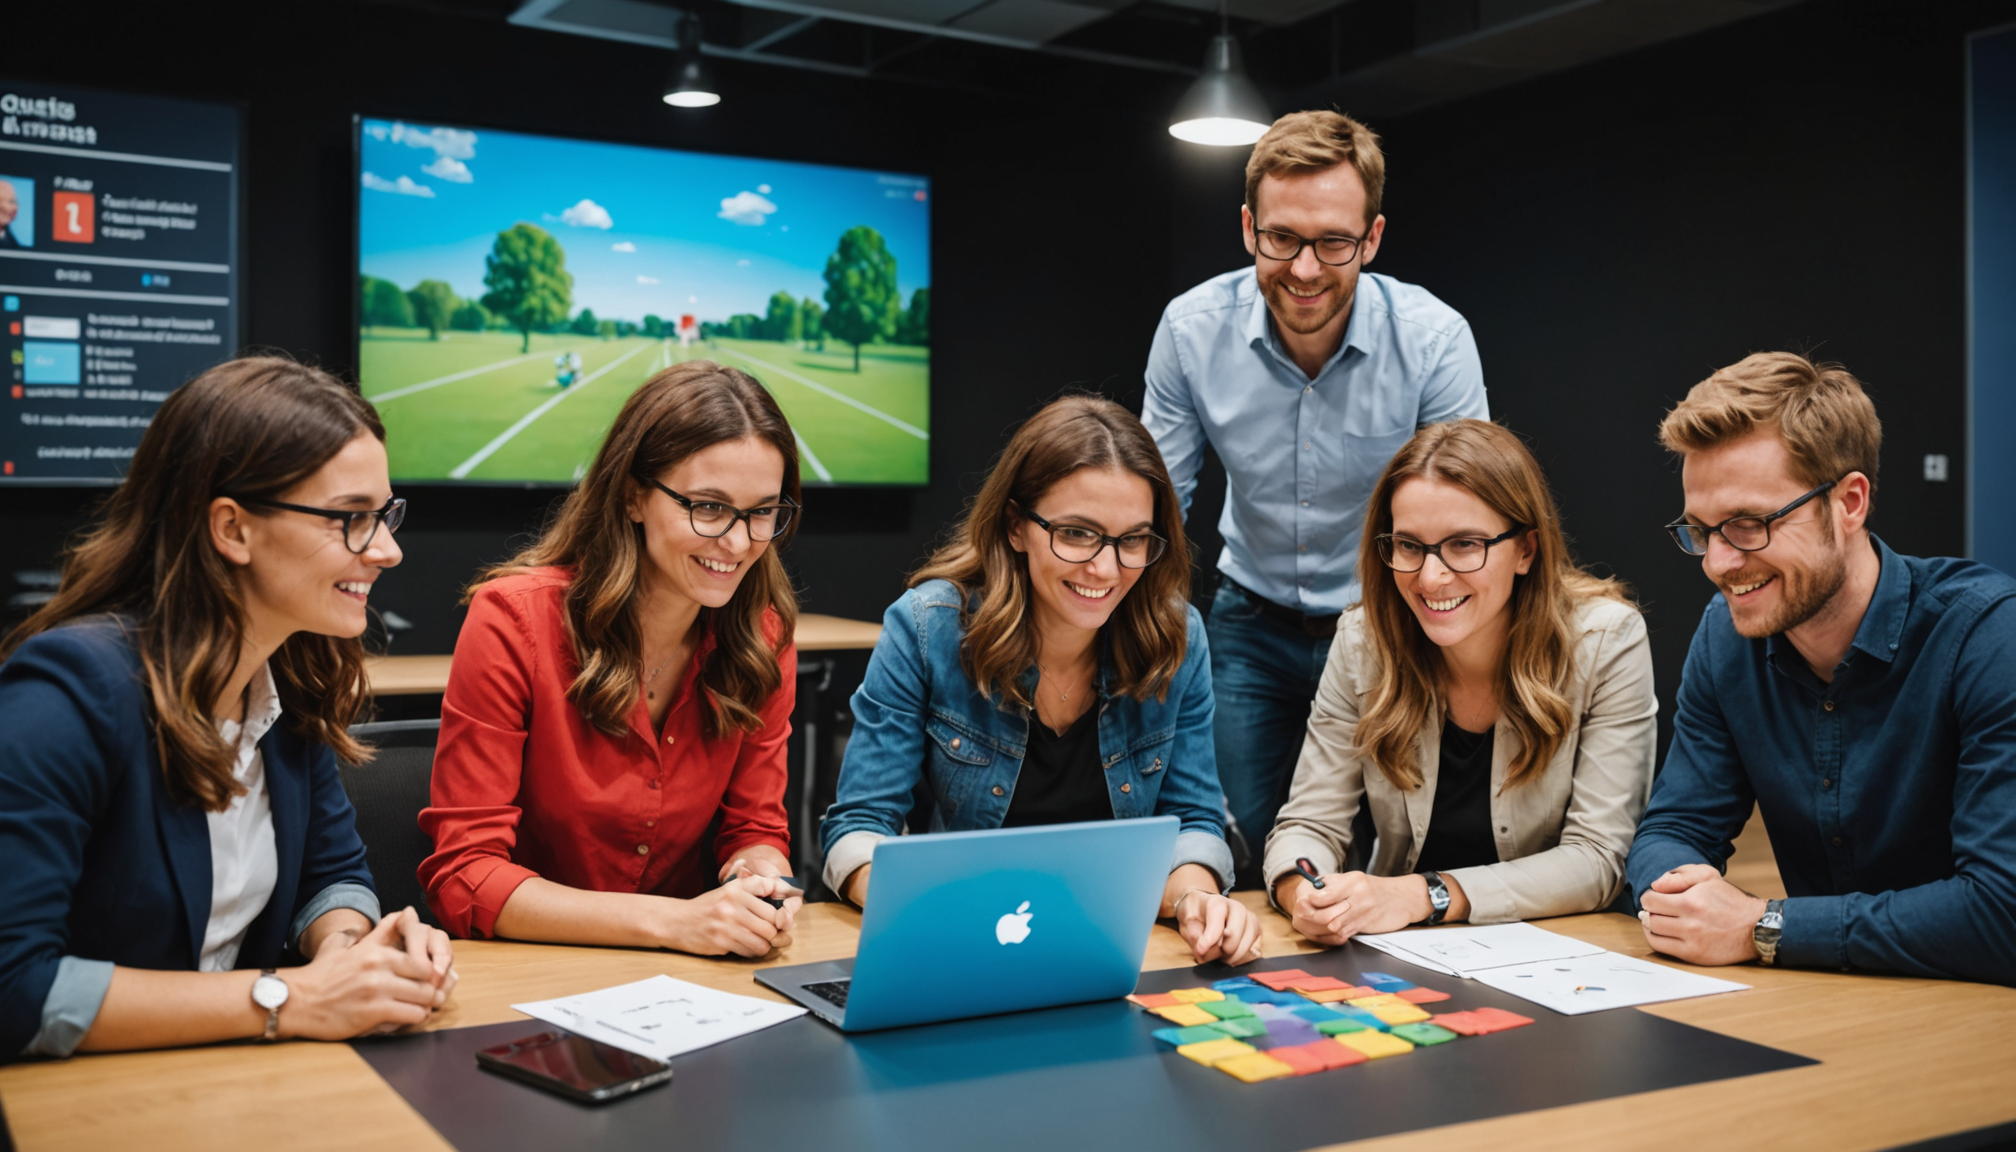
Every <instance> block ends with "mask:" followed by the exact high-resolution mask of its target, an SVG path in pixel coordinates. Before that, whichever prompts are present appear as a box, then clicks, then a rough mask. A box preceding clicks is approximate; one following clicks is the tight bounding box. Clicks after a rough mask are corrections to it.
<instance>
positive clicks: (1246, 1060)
mask: <svg viewBox="0 0 2016 1152" xmlns="http://www.w3.org/2000/svg"><path fill="white" fill-rule="evenodd" d="M1212 1067H1214V1068H1216V1069H1218V1070H1219V1071H1220V1072H1223V1073H1225V1074H1226V1075H1227V1076H1237V1077H1238V1078H1239V1079H1241V1080H1244V1081H1245V1082H1246V1083H1248V1084H1256V1083H1258V1082H1260V1081H1262V1080H1279V1079H1280V1078H1281V1077H1283V1076H1293V1075H1295V1069H1294V1066H1292V1065H1289V1064H1284V1063H1282V1062H1281V1061H1279V1060H1276V1059H1275V1058H1274V1057H1272V1056H1270V1055H1268V1054H1267V1053H1265V1052H1255V1053H1253V1054H1252V1055H1251V1056H1234V1057H1232V1058H1231V1059H1229V1060H1220V1061H1218V1063H1216V1064H1214V1065H1212Z"/></svg>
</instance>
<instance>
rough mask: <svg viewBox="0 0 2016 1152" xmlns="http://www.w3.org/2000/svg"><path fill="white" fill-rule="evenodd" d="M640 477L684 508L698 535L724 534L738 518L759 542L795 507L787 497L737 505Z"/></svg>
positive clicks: (779, 531) (772, 535)
mask: <svg viewBox="0 0 2016 1152" xmlns="http://www.w3.org/2000/svg"><path fill="white" fill-rule="evenodd" d="M641 479H642V480H643V481H644V482H645V483H646V484H649V485H651V486H652V487H653V488H656V489H658V490H659V491H660V492H663V493H665V495H667V496H670V497H671V498H672V499H673V502H675V503H677V504H678V505H679V506H680V507H681V508H684V509H686V519H687V520H688V521H689V522H690V523H691V524H692V525H693V531H694V533H695V534H697V535H700V536H707V537H715V536H726V535H727V534H728V533H729V532H730V531H731V530H732V529H733V528H734V527H735V522H736V521H737V520H740V521H741V522H742V523H744V524H746V525H748V526H749V539H750V541H751V542H752V543H757V544H760V543H763V542H764V541H767V540H775V539H776V538H777V537H779V536H782V535H783V534H784V529H786V528H788V527H790V525H791V515H792V513H794V512H796V511H798V505H796V504H793V503H792V502H791V501H790V500H789V499H788V498H786V499H783V500H779V501H778V502H777V503H775V504H766V505H764V506H763V507H761V508H737V507H735V506H734V505H733V504H723V503H722V502H721V501H719V500H695V499H693V498H692V497H690V496H683V495H681V494H679V493H677V492H674V491H673V490H672V489H670V488H667V487H666V486H665V485H663V484H660V483H659V482H658V481H657V479H656V478H655V477H651V476H645V477H641Z"/></svg>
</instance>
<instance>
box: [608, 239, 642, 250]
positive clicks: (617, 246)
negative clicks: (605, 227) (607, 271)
mask: <svg viewBox="0 0 2016 1152" xmlns="http://www.w3.org/2000/svg"><path fill="white" fill-rule="evenodd" d="M609 250H610V251H611V252H635V251H636V250H637V245H635V244H632V243H631V242H630V241H628V240H618V241H616V242H615V243H614V244H611V245H609Z"/></svg>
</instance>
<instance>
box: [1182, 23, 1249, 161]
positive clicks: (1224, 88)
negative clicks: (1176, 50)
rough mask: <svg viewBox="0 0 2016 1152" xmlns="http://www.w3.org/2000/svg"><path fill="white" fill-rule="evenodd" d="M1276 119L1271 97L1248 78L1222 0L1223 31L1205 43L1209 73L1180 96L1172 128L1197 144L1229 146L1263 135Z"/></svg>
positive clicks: (1205, 58) (1206, 64)
mask: <svg viewBox="0 0 2016 1152" xmlns="http://www.w3.org/2000/svg"><path fill="white" fill-rule="evenodd" d="M1273 122H1274V116H1273V114H1272V113H1271V112H1269V111H1268V110H1267V101H1266V98H1264V97H1262V96H1261V95H1260V89H1259V88H1257V87H1255V86H1254V84H1253V81H1251V80H1249V79H1247V78H1246V68H1245V65H1244V64H1243V63H1242V62H1241V61H1240V58H1239V40H1238V38H1237V37H1235V36H1233V35H1232V29H1231V27H1230V21H1229V20H1228V18H1227V15H1226V11H1225V4H1224V0H1220V3H1219V5H1218V35H1216V36H1213V37H1212V38H1211V46H1210V47H1209V48H1207V49H1205V52H1204V74H1203V75H1201V76H1199V77H1197V80H1196V82H1195V83H1193V84H1191V85H1190V90H1189V91H1188V92H1185V93H1184V94H1183V99H1181V100H1178V101H1177V102H1176V111H1175V113H1174V114H1172V115H1171V116H1170V117H1169V134H1170V135H1171V136H1174V137H1176V138H1177V139H1178V140H1187V141H1189V142H1190V143H1192V144H1214V145H1218V146H1220V147H1228V148H1229V147H1233V146H1235V145H1241V144H1251V143H1253V142H1254V141H1255V140H1258V139H1260V137H1262V136H1264V135H1266V134H1267V128H1268V126H1269V125H1271V124H1272V123H1273Z"/></svg>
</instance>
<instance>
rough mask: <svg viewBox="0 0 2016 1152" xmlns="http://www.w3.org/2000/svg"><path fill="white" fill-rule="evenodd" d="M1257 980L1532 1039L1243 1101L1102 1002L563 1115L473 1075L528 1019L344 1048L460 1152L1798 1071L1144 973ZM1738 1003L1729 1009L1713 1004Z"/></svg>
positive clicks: (1382, 1065) (1659, 1032) (543, 1099)
mask: <svg viewBox="0 0 2016 1152" xmlns="http://www.w3.org/2000/svg"><path fill="white" fill-rule="evenodd" d="M1255 967H1262V968H1296V967H1299V968H1303V969H1306V970H1308V971H1310V972H1313V973H1316V974H1317V975H1328V976H1337V977H1340V978H1347V977H1355V976H1356V974H1357V973H1359V972H1363V971H1365V970H1367V969H1370V970H1373V971H1383V972H1391V973H1393V974H1394V975H1396V976H1401V977H1404V978H1406V979H1409V980H1415V981H1418V982H1419V983H1422V984H1425V985H1427V986H1428V987H1431V988H1438V989H1441V990H1442V991H1445V992H1449V993H1451V994H1452V995H1453V997H1454V999H1452V1000H1450V1001H1448V1002H1446V1003H1443V1004H1436V1005H1431V1006H1430V1008H1431V1010H1433V1009H1436V1008H1446V1009H1449V1010H1458V1009H1464V1008H1480V1007H1485V1006H1495V1007H1499V1008H1506V1009H1509V1010H1511V1011H1514V1012H1518V1013H1521V1014H1522V1015H1527V1016H1531V1017H1533V1018H1534V1021H1535V1022H1534V1023H1533V1024H1531V1025H1528V1026H1527V1027H1524V1028H1517V1029H1514V1030H1512V1031H1510V1032H1502V1033H1498V1034H1495V1035H1490V1036H1474V1037H1464V1038H1462V1039H1460V1040H1456V1041H1452V1042H1450V1043H1447V1044H1441V1045H1437V1046H1435V1047H1432V1048H1424V1049H1421V1050H1419V1051H1416V1052H1413V1053H1410V1054H1408V1055H1404V1056H1396V1057H1392V1058H1389V1059H1385V1060H1375V1061H1371V1062H1369V1063H1366V1064H1359V1065H1355V1066H1353V1067H1349V1068H1342V1069H1337V1070H1335V1071H1331V1072H1319V1073H1317V1074H1315V1075H1313V1076H1303V1077H1297V1078H1293V1079H1287V1080H1274V1081H1268V1082H1265V1083H1260V1084H1243V1083H1241V1082H1239V1081H1237V1080H1235V1079H1233V1078H1232V1077H1230V1076H1227V1075H1225V1074H1224V1073H1222V1072H1218V1071H1215V1070H1213V1069H1210V1068H1206V1067H1204V1066H1202V1065H1200V1064H1197V1063H1194V1062H1192V1061H1190V1060H1187V1059H1185V1058H1183V1057H1182V1056H1179V1055H1177V1054H1176V1053H1174V1052H1172V1051H1170V1050H1168V1049H1165V1048H1162V1047H1160V1046H1159V1045H1157V1044H1156V1043H1155V1040H1154V1038H1153V1037H1151V1036H1150V1035H1149V1032H1150V1029H1151V1028H1152V1027H1153V1024H1151V1021H1150V1019H1149V1018H1147V1017H1146V1016H1144V1014H1143V1013H1142V1012H1141V1011H1140V1009H1138V1008H1136V1007H1134V1006H1133V1005H1132V1004H1128V1003H1126V1002H1124V1001H1120V1002H1106V1003H1100V1004H1081V1005H1077V1006H1074V1007H1068V1008H1052V1009H1047V1010H1044V1011H1040V1012H1019V1013H1015V1014H1012V1015H1008V1016H992V1017H986V1018H983V1019H979V1020H962V1021H955V1022H953V1023H949V1024H931V1025H923V1026H919V1027H915V1028H899V1029H895V1030H893V1031H888V1032H869V1033H863V1034H861V1035H857V1036H845V1035H843V1034H841V1033H840V1032H838V1031H837V1030H835V1029H833V1028H830V1027H828V1026H827V1025H825V1024H823V1023H821V1022H820V1021H818V1020H816V1019H814V1018H812V1017H811V1016H809V1015H808V1016H804V1017H801V1018H799V1019H797V1020H793V1021H791V1022H790V1023H787V1024H781V1025H778V1026H777V1027H775V1028H770V1029H767V1030H765V1031H763V1032H759V1033H756V1034H755V1035H752V1036H745V1037H743V1038H741V1039H739V1040H732V1041H729V1042H728V1043H726V1044H721V1045H717V1046H715V1047H713V1048H707V1049H703V1050H701V1051H699V1052H694V1053H691V1054H689V1055H686V1056H682V1057H680V1058H678V1059H677V1060H674V1061H673V1062H672V1063H673V1065H674V1067H676V1068H677V1069H678V1074H677V1075H676V1076H675V1077H674V1078H673V1081H672V1083H670V1084H669V1085H666V1086H665V1087H662V1088H653V1089H649V1090H647V1091H645V1092H643V1093H642V1094H640V1095H638V1096H635V1097H631V1098H628V1099H625V1100H619V1101H617V1102H615V1103H613V1104H606V1105H594V1106H591V1105H582V1104H576V1103H573V1102H572V1101H569V1100H566V1099H564V1098H562V1097H559V1096H555V1095H553V1094H551V1093H548V1092H544V1091H541V1090H539V1089H536V1088H532V1087H529V1086H526V1085H524V1084H520V1083H517V1082H515V1081H512V1080H507V1079H504V1078H502V1077H500V1076H496V1075H493V1074H490V1073H487V1072H483V1071H481V1070H479V1069H478V1068H477V1067H476V1057H475V1052H476V1050H477V1049H479V1048H484V1047H488V1046H489V1045H492V1044H500V1043H503V1042H504V1041H507V1040H513V1039H516V1038H518V1037H520V1036H525V1035H529V1034H531V1033H533V1032H537V1031H539V1030H540V1029H541V1028H542V1027H544V1025H542V1024H540V1023H539V1022H538V1021H534V1020H523V1021H517V1022H513V1023H508V1024H495V1025H490V1026H488V1027H482V1028H461V1029H453V1030H449V1031H442V1032H429V1033H424V1034H422V1035H418V1036H408V1037H399V1038H393V1039H381V1040H366V1041H358V1042H356V1043H355V1045H354V1047H355V1048H356V1049H357V1051H358V1053H359V1054H360V1055H362V1056H363V1057H364V1059H365V1060H366V1061H368V1062H369V1063H370V1064H371V1066H372V1067H373V1068H375V1069H377V1071H378V1074H379V1075H380V1076H383V1077H384V1078H385V1080H386V1081H387V1082H388V1083H390V1084H391V1085H392V1087H393V1088H395V1089H397V1090H398V1092H399V1094H400V1095H402V1096H404V1097H405V1098H406V1100H407V1102H408V1103H410V1104H412V1105H413V1107H414V1108H415V1109H416V1110H418V1111H419V1113H420V1114H421V1115H422V1116H424V1117H426V1119H427V1121H428V1123H430V1124H432V1125H433V1126H434V1127H435V1129H436V1130H437V1131H439V1132H440V1133H441V1135H442V1136H443V1137H445V1138H446V1139H447V1140H448V1142H449V1143H451V1144H453V1145H455V1147H457V1148H458V1149H462V1150H463V1152H506V1150H511V1149H528V1150H537V1152H552V1150H553V1149H555V1148H568V1149H575V1148H584V1149H602V1148H610V1149H616V1148H622V1149H630V1148H652V1149H658V1148H704V1149H709V1150H710V1152H713V1150H730V1149H744V1148H746V1149H760V1150H762V1152H776V1150H777V1149H780V1148H785V1149H789V1148H816V1149H818V1150H819V1152H851V1150H853V1149H864V1150H866V1149H874V1150H877V1152H884V1150H893V1149H908V1148H917V1149H941V1148H948V1147H958V1148H961V1149H974V1150H985V1149H1001V1150H1003V1152H1032V1150H1034V1152H1064V1150H1066V1149H1077V1148H1099V1149H1114V1148H1155V1149H1158V1150H1159V1152H1178V1150H1182V1149H1192V1148H1194V1149H1225V1148H1238V1149H1241V1150H1242V1152H1291V1150H1294V1149H1303V1148H1311V1147H1315V1146H1318V1145H1323V1144H1333V1143H1338V1142H1342V1141H1347V1140H1361V1139H1365V1138H1367V1137H1372V1136H1382V1135H1386V1134H1388V1133H1393V1132H1405V1131H1411V1130H1413V1129H1418V1128H1431V1127H1436V1126H1439V1125H1443V1124H1455V1123H1460V1122H1463V1121H1467V1120H1481V1119H1486V1118H1489V1117H1492V1116H1504V1115H1509V1114H1511V1113H1515V1112H1526V1111H1531V1110H1533V1109H1537V1108H1554V1107H1559V1106H1561V1105H1565V1104H1578V1103H1581V1102H1583V1101H1586V1100H1601V1099H1605V1098H1608V1097H1612V1096H1625V1095H1630V1094H1632V1093H1637V1092H1651V1091H1656V1090H1658V1089H1662V1088H1674V1087H1678V1086H1680V1085H1683V1084H1696V1083H1701V1082H1703V1081H1710V1080H1724V1079H1729V1078H1731V1077H1736V1076H1752V1075H1756V1074H1758V1073H1761V1072H1775V1071H1778V1070H1779V1069H1783V1068H1797V1067H1801V1066H1803V1065H1807V1064H1813V1063H1816V1061H1813V1060H1809V1059H1807V1058H1806V1057H1803V1056H1795V1055H1793V1054H1791V1053H1789V1052H1781V1051H1778V1050H1777V1049H1774V1048H1766V1047H1763V1046H1761V1045H1757V1044H1751V1043H1748V1042H1747V1041H1742V1040H1735V1039H1731V1038H1730V1037H1727V1036H1722V1035H1719V1034H1717V1033H1714V1032H1708V1031H1704V1030H1702V1029H1699V1028H1694V1027H1691V1026H1689V1025H1686V1024H1677V1023H1674V1022H1673V1021H1671V1020H1664V1019H1661V1018H1659V1017H1657V1016H1651V1015H1647V1014H1646V1013H1643V1012H1639V1011H1637V1010H1635V1009H1631V1008H1624V1009H1617V1010H1614V1011H1609V1012H1596V1013H1591V1014H1589V1015H1587V1016H1559V1015H1556V1014H1555V1013H1553V1012H1552V1011H1549V1010H1548V1009H1545V1008H1540V1007H1538V1006H1536V1005H1533V1004H1529V1003H1527V1002H1526V1001H1524V1000H1520V999H1518V998H1517V997H1514V996H1508V995H1506V994H1504V993H1502V992H1497V991H1494V990H1492V989H1490V988H1486V987H1484V986H1482V985H1480V984H1478V983H1476V982H1475V981H1470V980H1460V979H1457V978H1455V977H1452V976H1442V975H1439V974H1437V973H1433V972H1428V971H1425V970H1422V969H1419V968H1415V967H1414V966H1412V965H1409V964H1407V963H1405V962H1403V961H1400V960H1396V959H1394V958H1392V957H1390V956H1387V955H1385V954H1384V953H1381V952H1378V951H1375V950H1373V949H1371V948H1367V947H1365V946H1363V945H1360V944H1356V943H1353V944H1347V945H1345V946H1344V947H1342V948H1338V949H1334V950H1332V951H1329V952H1324V953H1315V954H1311V955H1307V956H1297V957H1277V958H1273V959H1269V960H1263V961H1261V962H1260V963H1259V965H1257V966H1253V967H1248V968H1243V969H1237V970H1234V969H1230V968H1226V967H1224V966H1223V965H1216V964H1212V965H1206V966H1204V967H1201V968H1191V969H1181V968H1179V969H1173V970H1169V971H1162V972H1149V973H1144V974H1143V975H1142V978H1141V985H1140V987H1141V990H1142V991H1146V992H1161V991H1167V990H1169V989H1171V988H1186V987H1194V986H1197V985H1200V984H1208V983H1210V982H1211V981H1213V980H1222V979H1225V978H1226V977H1228V976H1233V975H1237V974H1239V973H1241V972H1251V971H1253V970H1255ZM1732 995H1739V996H1740V995H1742V993H1740V992H1739V993H1732Z"/></svg>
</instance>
